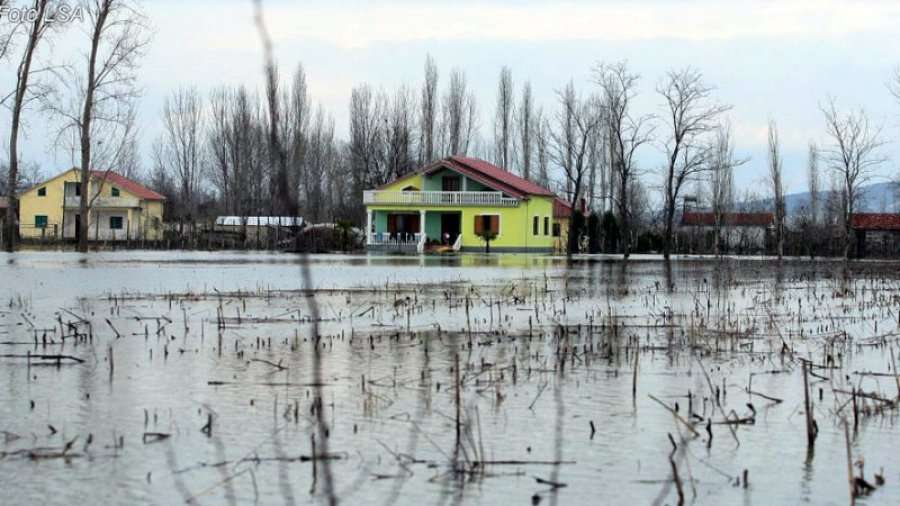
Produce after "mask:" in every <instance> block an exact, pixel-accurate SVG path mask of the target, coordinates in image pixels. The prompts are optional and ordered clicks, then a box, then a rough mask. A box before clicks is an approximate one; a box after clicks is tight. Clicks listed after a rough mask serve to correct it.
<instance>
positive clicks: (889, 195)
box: [746, 183, 900, 215]
mask: <svg viewBox="0 0 900 506" xmlns="http://www.w3.org/2000/svg"><path fill="white" fill-rule="evenodd" d="M830 193H831V192H828V191H823V192H821V194H820V195H819V201H820V202H825V201H827V200H828V197H829V195H830ZM784 203H785V207H786V208H787V213H788V215H792V214H796V213H797V212H799V211H800V210H802V209H804V208H806V207H808V206H809V192H802V193H791V194H788V195H785V196H784ZM746 207H752V208H754V209H753V210H766V209H771V208H772V199H763V200H759V201H756V202H753V203H752V204H751V205H750V206H746ZM857 209H858V211H859V212H861V213H900V186H898V185H897V184H896V183H875V184H871V185H868V186H864V187H863V188H862V195H861V196H860V202H859V203H858V206H857ZM748 210H749V209H748Z"/></svg>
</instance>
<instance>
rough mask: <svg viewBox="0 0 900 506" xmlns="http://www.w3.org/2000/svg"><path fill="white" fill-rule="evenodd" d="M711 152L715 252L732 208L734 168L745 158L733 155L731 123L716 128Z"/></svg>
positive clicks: (719, 249) (710, 178) (710, 177)
mask: <svg viewBox="0 0 900 506" xmlns="http://www.w3.org/2000/svg"><path fill="white" fill-rule="evenodd" d="M712 142H713V145H712V147H711V150H710V152H711V154H710V157H709V164H710V166H709V193H710V203H711V207H712V212H713V217H714V223H715V225H714V227H715V238H714V241H715V242H714V243H713V247H714V249H715V254H716V255H719V254H721V252H722V226H723V225H724V221H725V217H726V216H727V215H728V213H730V212H732V211H733V210H734V199H735V195H734V169H735V168H736V167H738V166H739V165H742V164H743V163H744V162H746V160H737V159H736V158H735V156H734V138H733V136H732V133H731V124H730V123H727V122H726V123H725V124H722V125H719V126H718V127H717V128H716V135H715V138H714V139H713V141H712Z"/></svg>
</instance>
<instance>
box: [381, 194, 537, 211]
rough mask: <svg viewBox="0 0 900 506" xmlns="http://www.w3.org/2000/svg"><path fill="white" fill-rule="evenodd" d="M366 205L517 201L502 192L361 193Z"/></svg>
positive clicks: (504, 204) (513, 204)
mask: <svg viewBox="0 0 900 506" xmlns="http://www.w3.org/2000/svg"><path fill="white" fill-rule="evenodd" d="M363 204H366V205H411V206H454V207H459V206H492V207H517V206H518V205H519V200H518V199H514V198H509V197H504V196H503V193H502V192H491V191H484V192H442V191H379V190H368V191H365V192H363Z"/></svg>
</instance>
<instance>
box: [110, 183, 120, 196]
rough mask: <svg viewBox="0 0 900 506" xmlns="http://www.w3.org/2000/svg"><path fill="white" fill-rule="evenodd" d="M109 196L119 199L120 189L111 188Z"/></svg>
mask: <svg viewBox="0 0 900 506" xmlns="http://www.w3.org/2000/svg"><path fill="white" fill-rule="evenodd" d="M109 194H110V196H113V197H118V196H119V189H118V188H116V187H115V186H113V187H112V188H110V190H109Z"/></svg>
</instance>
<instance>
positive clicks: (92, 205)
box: [19, 168, 166, 241]
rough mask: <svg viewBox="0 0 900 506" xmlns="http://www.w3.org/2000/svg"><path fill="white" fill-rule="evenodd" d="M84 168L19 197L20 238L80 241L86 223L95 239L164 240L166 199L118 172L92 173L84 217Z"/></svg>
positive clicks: (74, 170) (72, 171) (46, 182)
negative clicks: (81, 231)
mask: <svg viewBox="0 0 900 506" xmlns="http://www.w3.org/2000/svg"><path fill="white" fill-rule="evenodd" d="M83 188H84V185H83V184H82V183H81V170H79V169H77V168H73V169H69V170H67V171H65V172H63V173H61V174H58V175H56V176H54V177H52V178H50V179H48V180H46V181H44V182H42V183H40V184H37V185H34V186H32V187H31V188H29V189H28V190H26V191H24V192H22V193H21V194H20V195H19V236H20V237H22V238H23V239H41V238H44V239H76V238H77V237H78V234H79V231H80V230H81V229H82V227H86V228H87V230H88V240H91V241H126V240H142V239H145V240H156V239H160V238H162V232H163V228H162V223H163V221H162V220H163V203H164V201H165V200H166V198H165V197H163V196H162V195H160V194H159V193H156V192H155V191H153V190H151V189H149V188H147V187H145V186H143V185H142V184H140V183H138V182H137V181H134V180H131V179H129V178H127V177H125V176H122V175H121V174H117V173H116V172H113V171H97V170H95V171H91V180H90V182H89V184H88V185H87V188H86V191H87V192H88V203H89V210H88V213H87V216H81V211H80V203H81V192H82V191H84V190H83Z"/></svg>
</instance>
